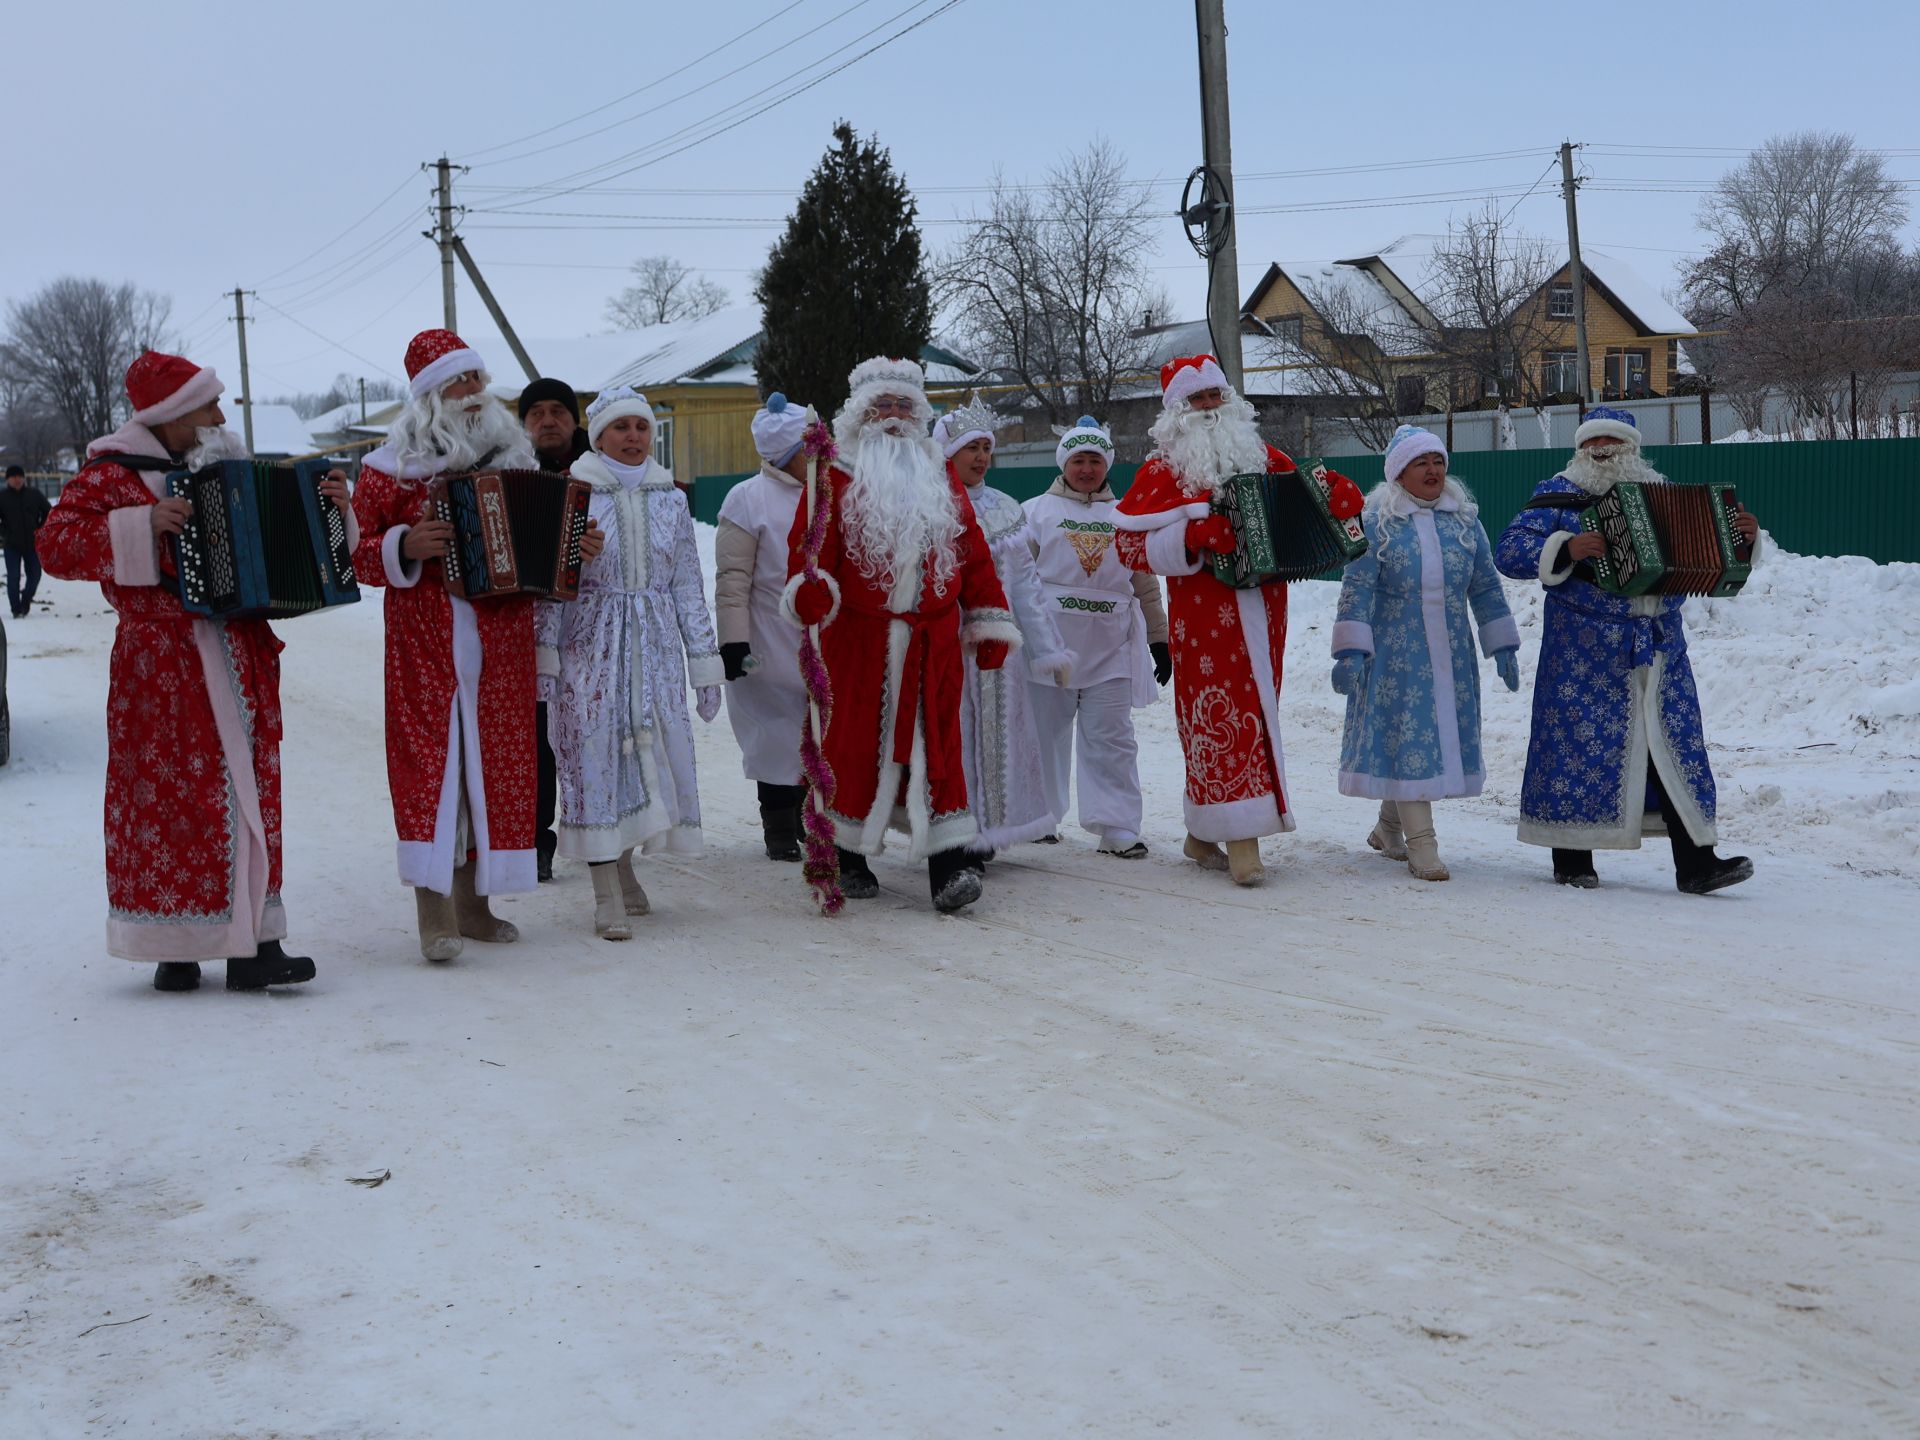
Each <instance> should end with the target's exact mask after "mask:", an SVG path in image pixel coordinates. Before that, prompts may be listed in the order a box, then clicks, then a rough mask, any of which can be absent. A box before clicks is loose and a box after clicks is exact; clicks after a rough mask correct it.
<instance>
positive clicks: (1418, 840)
mask: <svg viewBox="0 0 1920 1440" xmlns="http://www.w3.org/2000/svg"><path fill="white" fill-rule="evenodd" d="M1400 819H1401V821H1402V823H1404V824H1405V825H1406V827H1407V830H1406V837H1407V845H1406V856H1407V873H1409V874H1410V875H1412V876H1413V878H1414V879H1416V880H1449V879H1451V878H1453V877H1452V872H1451V871H1449V870H1448V869H1447V867H1446V862H1444V861H1443V860H1441V858H1440V842H1439V841H1438V840H1437V839H1436V838H1435V836H1434V833H1433V805H1432V803H1431V802H1429V801H1426V800H1402V801H1401V802H1400Z"/></svg>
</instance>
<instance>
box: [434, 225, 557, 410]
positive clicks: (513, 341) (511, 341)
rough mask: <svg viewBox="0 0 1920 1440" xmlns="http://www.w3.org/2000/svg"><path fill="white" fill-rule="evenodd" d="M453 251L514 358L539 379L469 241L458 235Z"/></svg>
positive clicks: (530, 376) (528, 377) (534, 378)
mask: <svg viewBox="0 0 1920 1440" xmlns="http://www.w3.org/2000/svg"><path fill="white" fill-rule="evenodd" d="M453 253H454V254H456V255H458V256H459V257H460V263H461V264H462V265H464V266H465V267H466V270H467V278H468V279H469V280H471V281H473V288H474V289H475V290H478V291H479V292H480V299H481V301H482V302H483V303H484V304H485V305H486V307H487V313H488V314H489V315H491V316H493V323H494V324H496V325H498V326H499V327H500V333H501V334H502V335H503V336H505V337H506V341H507V348H508V349H510V350H512V351H513V358H514V359H516V360H518V361H519V362H520V368H521V369H522V370H524V371H526V372H527V379H528V380H529V381H533V380H538V379H539V378H540V372H539V371H538V370H536V369H535V368H534V365H533V357H532V356H530V355H528V354H527V347H526V346H524V345H522V344H521V343H520V337H519V336H518V335H516V334H514V333H513V326H511V325H509V324H508V323H507V312H506V311H504V310H502V309H501V308H500V302H499V301H498V300H495V299H494V298H493V290H492V289H491V287H489V286H488V284H487V281H486V277H485V276H483V275H482V274H481V273H480V267H479V266H478V265H476V264H474V263H473V256H472V255H470V254H468V253H467V242H466V241H464V240H462V239H461V238H460V237H459V236H458V235H456V236H454V237H453ZM448 328H449V329H451V328H452V327H451V326H449V327H448Z"/></svg>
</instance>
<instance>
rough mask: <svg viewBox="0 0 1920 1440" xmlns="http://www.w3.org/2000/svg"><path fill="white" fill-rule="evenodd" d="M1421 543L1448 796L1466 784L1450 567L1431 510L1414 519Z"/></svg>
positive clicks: (1425, 625) (1426, 626)
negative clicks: (1450, 612) (1449, 613)
mask: <svg viewBox="0 0 1920 1440" xmlns="http://www.w3.org/2000/svg"><path fill="white" fill-rule="evenodd" d="M1413 530H1414V536H1415V538H1416V539H1418V540H1419V542H1420V623H1421V627H1422V629H1423V630H1424V631H1425V632H1426V638H1427V664H1428V665H1429V666H1430V667H1431V669H1432V673H1433V694H1434V707H1433V718H1434V722H1435V728H1436V729H1437V731H1438V732H1439V733H1438V739H1439V742H1440V777H1439V778H1440V780H1441V782H1442V783H1443V784H1445V785H1446V786H1447V791H1448V793H1449V794H1456V793H1458V792H1459V791H1460V790H1461V789H1462V788H1463V787H1464V785H1465V784H1466V780H1465V776H1464V773H1463V772H1464V769H1465V761H1464V759H1463V757H1462V755H1461V752H1460V708H1459V706H1458V705H1457V704H1455V703H1454V701H1453V698H1452V697H1453V695H1454V678H1453V637H1452V636H1451V634H1450V633H1449V632H1448V630H1447V567H1446V562H1445V560H1443V559H1442V558H1441V554H1440V527H1439V526H1438V525H1436V524H1435V523H1434V519H1433V512H1432V511H1431V510H1421V511H1417V512H1416V513H1415V514H1414V517H1413Z"/></svg>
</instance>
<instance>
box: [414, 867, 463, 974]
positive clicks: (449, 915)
mask: <svg viewBox="0 0 1920 1440" xmlns="http://www.w3.org/2000/svg"><path fill="white" fill-rule="evenodd" d="M413 906H414V910H415V912H416V913H417V914H418V916H419V919H420V953H421V954H422V955H424V956H426V957H427V959H429V960H452V959H454V958H456V957H457V956H458V955H459V954H460V949H461V942H460V929H459V925H458V923H457V922H456V921H455V919H454V915H453V897H452V896H451V895H442V894H441V893H440V892H439V891H438V890H429V889H428V888H427V887H426V886H424V885H416V886H414V887H413Z"/></svg>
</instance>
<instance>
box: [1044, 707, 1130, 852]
mask: <svg viewBox="0 0 1920 1440" xmlns="http://www.w3.org/2000/svg"><path fill="white" fill-rule="evenodd" d="M1028 699H1029V700H1030V701H1031V703H1032V706H1033V719H1034V728H1035V729H1036V730H1038V731H1039V732H1040V774H1041V778H1042V780H1043V781H1044V783H1045V784H1046V787H1047V803H1048V804H1049V805H1050V806H1051V807H1052V809H1053V816H1054V819H1055V821H1056V822H1059V821H1064V820H1065V819H1066V818H1067V791H1068V787H1069V782H1070V781H1071V780H1072V777H1073V768H1074V760H1075V752H1076V750H1077V751H1078V759H1079V767H1080V786H1079V788H1080V828H1081V829H1082V830H1086V831H1090V832H1091V833H1092V834H1095V835H1097V836H1099V837H1100V839H1101V841H1102V842H1103V843H1106V844H1119V845H1130V844H1132V843H1133V842H1134V841H1135V840H1138V839H1139V838H1140V817H1141V807H1140V748H1139V746H1138V745H1136V744H1135V743H1134V738H1133V682H1132V681H1130V680H1129V679H1127V677H1126V676H1124V675H1122V676H1119V677H1117V678H1115V679H1112V680H1102V681H1101V682H1100V683H1099V684H1098V685H1094V686H1090V687H1089V688H1087V689H1085V690H1062V689H1060V688H1059V687H1058V686H1055V685H1037V684H1036V685H1034V686H1032V687H1031V689H1030V690H1029V692H1028Z"/></svg>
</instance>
